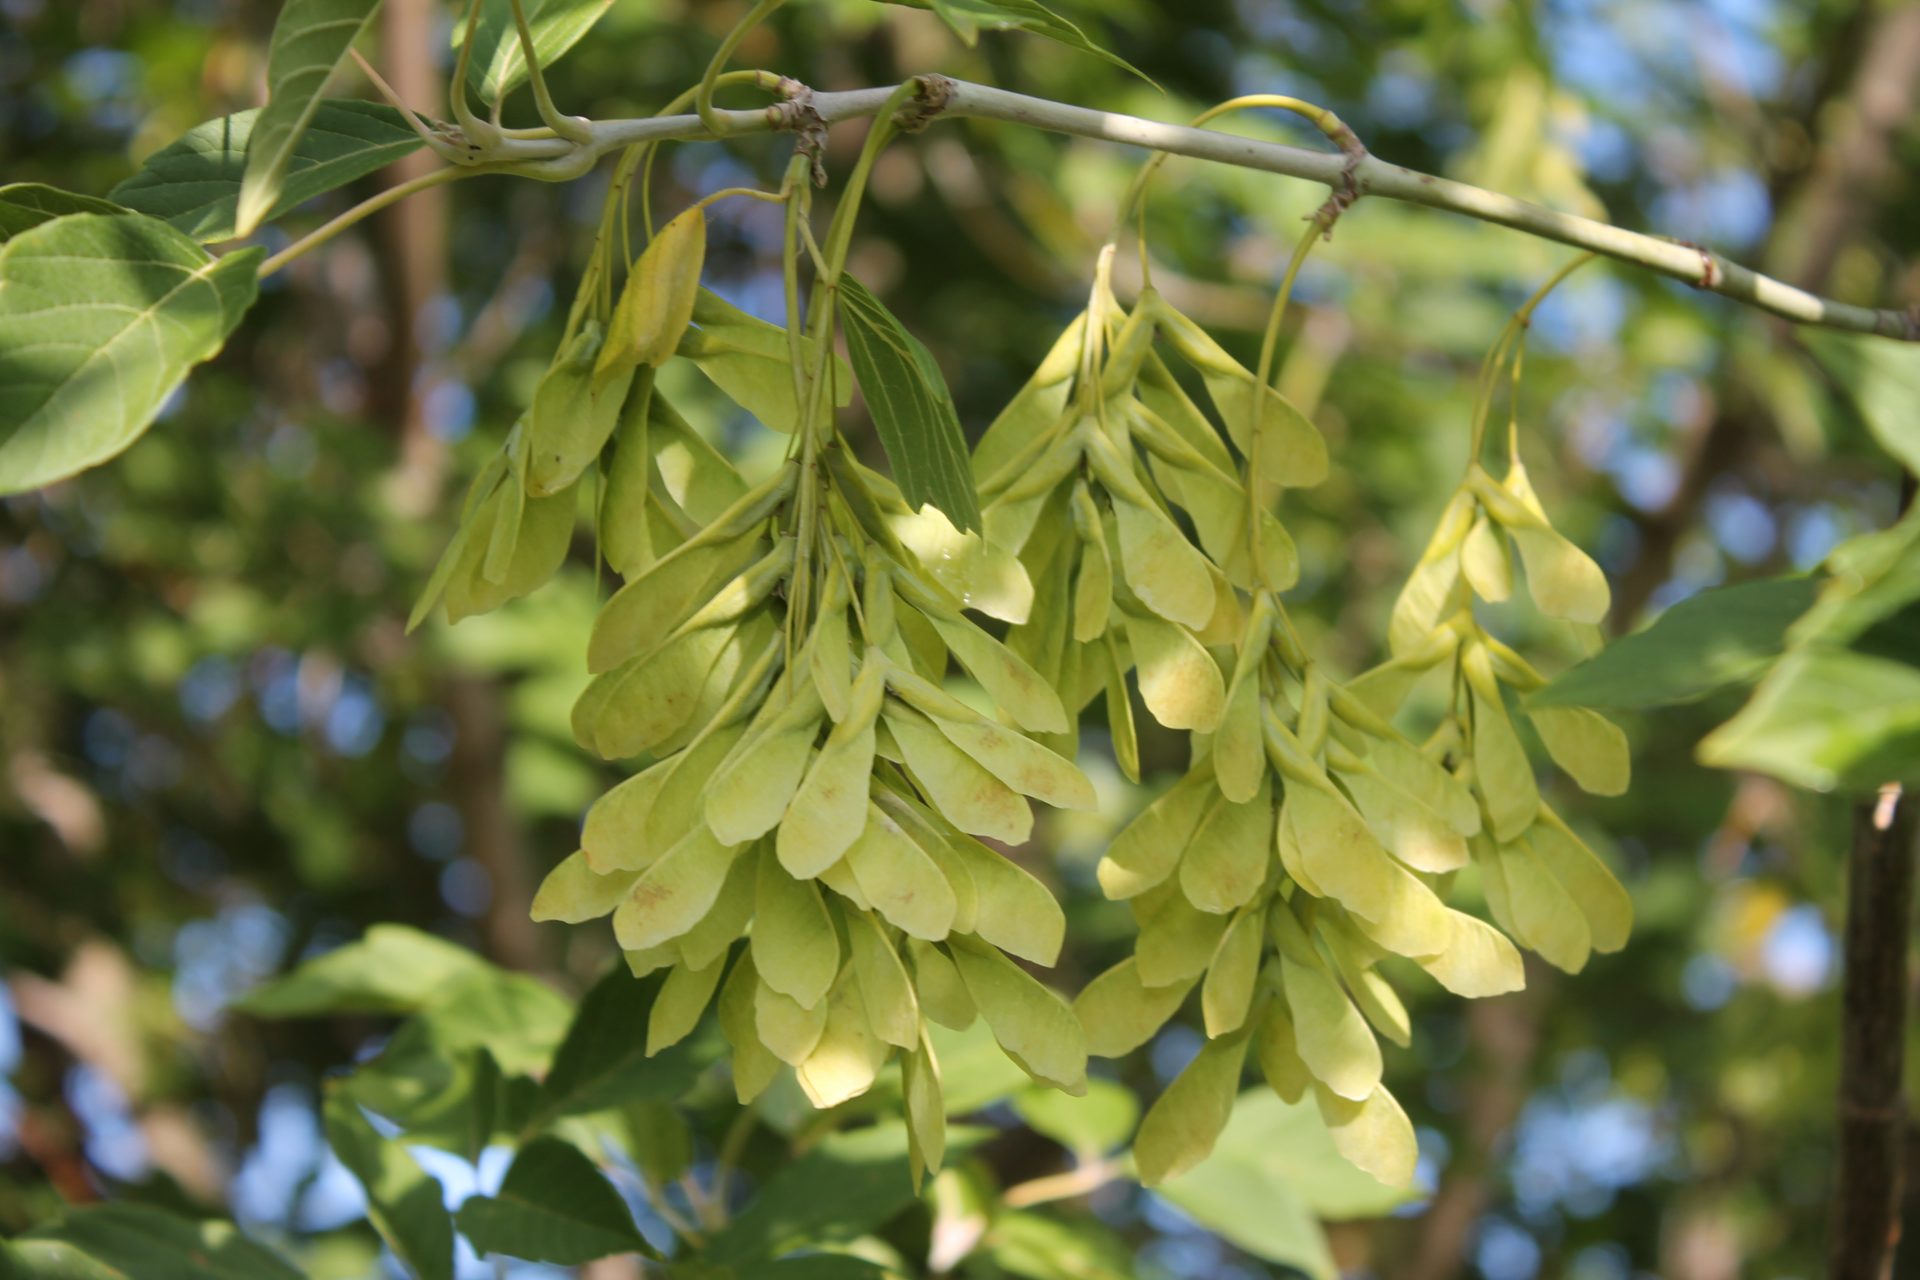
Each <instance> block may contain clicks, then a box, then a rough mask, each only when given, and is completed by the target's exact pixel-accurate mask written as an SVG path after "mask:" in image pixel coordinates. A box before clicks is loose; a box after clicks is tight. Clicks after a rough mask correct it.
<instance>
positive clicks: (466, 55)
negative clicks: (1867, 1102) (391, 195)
mask: <svg viewBox="0 0 1920 1280" xmlns="http://www.w3.org/2000/svg"><path fill="white" fill-rule="evenodd" d="M479 33H480V0H467V26H466V32H465V34H464V36H463V37H462V39H461V41H460V56H459V58H457V59H456V60H455V61H454V64H453V79H452V81H450V82H449V83H448V85H447V105H448V106H449V107H450V108H451V109H452V111H453V118H454V121H455V123H457V124H458V125H459V126H460V128H461V130H462V131H463V132H464V133H465V134H466V135H467V141H469V142H472V143H476V144H478V145H480V146H482V147H492V146H497V145H498V144H499V143H500V141H501V138H500V131H499V130H498V129H496V128H494V127H493V125H491V124H490V123H488V122H487V121H484V120H482V119H480V118H479V117H478V116H476V115H474V114H473V107H472V106H471V104H469V103H468V102H467V73H468V70H469V68H471V67H472V66H473V45H474V40H475V39H476V38H477V37H478V35H479Z"/></svg>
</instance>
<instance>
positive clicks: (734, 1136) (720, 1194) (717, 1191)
mask: <svg viewBox="0 0 1920 1280" xmlns="http://www.w3.org/2000/svg"><path fill="white" fill-rule="evenodd" d="M759 1119H760V1118H759V1114H758V1113H757V1112H755V1111H754V1109H753V1108H752V1107H742V1108H740V1114H739V1115H736V1116H735V1117H734V1118H733V1123H732V1124H730V1125H728V1126H727V1132H726V1136H725V1137H723V1138H721V1139H720V1149H719V1150H718V1151H717V1152H715V1153H714V1158H713V1192H712V1199H713V1204H714V1207H715V1210H716V1212H717V1214H718V1216H719V1220H720V1222H721V1223H722V1224H724V1223H725V1221H726V1217H727V1185H728V1183H729V1182H730V1181H731V1180H732V1178H733V1171H734V1168H735V1167H736V1166H737V1165H738V1164H739V1163H740V1153H741V1152H743V1151H745V1150H746V1149H747V1139H749V1138H751V1137H753V1131H754V1129H755V1128H756V1127H757V1126H758V1125H759Z"/></svg>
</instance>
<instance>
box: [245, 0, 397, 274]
mask: <svg viewBox="0 0 1920 1280" xmlns="http://www.w3.org/2000/svg"><path fill="white" fill-rule="evenodd" d="M379 10H380V0H287V4H286V6H285V7H284V8H282V9H281V10H280V16H279V18H278V19H277V20H276V21H275V22H274V25H273V38H272V39H271V40H270V41H269V42H268V44H267V105H266V106H264V107H262V108H261V109H260V114H259V115H258V116H257V117H256V118H255V119H254V122H253V131H252V135H251V136H250V137H249V138H248V139H247V163H246V168H245V170H244V171H243V173H242V175H241V179H240V198H239V203H238V206H237V208H236V210H235V212H234V228H233V230H234V234H235V235H241V236H246V235H252V234H253V232H254V229H255V228H256V227H258V226H259V225H260V224H261V223H262V222H265V221H266V220H267V217H268V216H269V215H270V214H271V213H272V212H273V210H274V209H275V207H277V206H278V205H279V203H280V198H281V192H282V190H283V189H284V187H285V185H286V181H287V174H288V171H289V170H290V169H291V168H292V167H293V157H294V152H295V149H296V148H297V147H298V146H299V142H300V135H301V134H302V133H304V132H306V129H307V126H308V125H310V124H311V123H312V122H313V117H314V114H315V113H316V112H317V111H318V110H319V109H320V101H321V98H320V95H321V94H322V93H324V92H325V91H326V88H327V81H328V80H330V79H332V78H333V73H334V69H335V68H337V67H338V66H339V65H340V64H341V63H342V62H343V61H345V60H346V56H347V50H348V49H350V48H352V47H353V42H354V41H355V40H357V39H359V37H360V34H361V33H362V32H363V31H365V30H366V29H367V27H368V25H369V24H371V23H372V21H373V16H374V14H376V13H378V12H379Z"/></svg>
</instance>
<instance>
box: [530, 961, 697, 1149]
mask: <svg viewBox="0 0 1920 1280" xmlns="http://www.w3.org/2000/svg"><path fill="white" fill-rule="evenodd" d="M660 984H661V980H660V979H658V978H651V979H647V980H637V979H635V978H634V977H633V976H632V975H631V974H629V973H628V972H627V971H626V969H625V968H624V967H621V966H617V965H616V966H615V967H614V968H613V969H612V970H611V971H609V972H608V974H607V976H606V977H604V978H602V979H600V981H599V982H598V983H596V984H594V987H593V989H592V990H591V991H589V992H587V994H586V996H585V997H584V998H582V1000H581V1001H580V1009H579V1012H577V1013H576V1014H575V1015H574V1018H573V1025H572V1026H570V1027H568V1028H567V1037H566V1039H565V1040H563V1041H562V1042H561V1044H560V1048H559V1051H558V1052H556V1053H555V1054H554V1057H553V1069H552V1070H551V1071H549V1072H548V1073H547V1078H546V1079H545V1080H544V1081H543V1082H542V1083H541V1088H540V1101H539V1106H538V1114H537V1121H538V1123H540V1124H548V1123H551V1122H553V1121H555V1120H558V1119H560V1118H561V1117H563V1116H570V1115H580V1114H583V1113H586V1112H589V1111H601V1110H605V1109H606V1108H608V1107H612V1106H618V1105H621V1104H624V1103H628V1102H639V1101H660V1102H666V1101H672V1100H673V1099H676V1098H678V1097H680V1096H681V1095H682V1094H684V1093H685V1092H686V1091H687V1090H688V1089H691V1088H692V1087H693V1084H694V1081H695V1080H697V1079H698V1078H699V1075H700V1073H701V1072H702V1071H703V1070H705V1069H706V1066H707V1064H708V1063H710V1062H712V1061H713V1060H714V1058H715V1057H717V1056H718V1054H719V1046H718V1044H717V1043H716V1042H715V1040H714V1038H713V1037H711V1036H700V1035H696V1036H693V1037H690V1038H688V1039H686V1040H683V1041H681V1042H680V1043H679V1044H676V1045H674V1046H673V1047H672V1048H669V1049H665V1050H662V1051H661V1052H660V1053H658V1054H656V1055H655V1056H654V1057H651V1058H649V1057H647V1053H646V1040H645V1037H644V1035H643V1034H642V1032H641V1029H642V1028H643V1027H645V1026H646V1024H647V1016H648V1013H649V1011H650V1010H651V1009H652V1007H653V1000H654V996H655V993H656V992H658V990H659V989H660Z"/></svg>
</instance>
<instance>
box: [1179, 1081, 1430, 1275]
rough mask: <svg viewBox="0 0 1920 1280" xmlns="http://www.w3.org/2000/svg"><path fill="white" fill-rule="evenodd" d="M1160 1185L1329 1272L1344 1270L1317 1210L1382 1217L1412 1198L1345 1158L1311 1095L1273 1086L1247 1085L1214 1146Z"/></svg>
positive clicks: (1207, 1214)
mask: <svg viewBox="0 0 1920 1280" xmlns="http://www.w3.org/2000/svg"><path fill="white" fill-rule="evenodd" d="M1158 1191H1159V1193H1160V1194H1161V1195H1163V1196H1165V1197H1166V1198H1167V1199H1169V1200H1171V1201H1173V1203H1175V1204H1176V1205H1179V1206H1180V1207H1181V1208H1182V1209H1184V1210H1185V1211H1186V1212H1187V1213H1188V1214H1189V1215H1191V1216H1192V1217H1193V1218H1194V1219H1195V1220H1196V1221H1198V1222H1200V1223H1201V1224H1202V1225H1204V1226H1206V1227H1209V1228H1211V1229H1212V1230H1214V1231H1217V1232H1218V1233H1219V1234H1220V1235H1221V1236H1223V1237H1225V1238H1226V1239H1227V1240H1230V1241H1232V1242H1233V1243H1234V1244H1236V1245H1238V1246H1239V1247H1241V1248H1242V1249H1245V1250H1246V1251H1247V1252H1249V1253H1252V1254H1256V1255H1258V1256H1259V1257H1262V1258H1266V1259H1268V1260H1269V1261H1272V1262H1281V1263H1285V1264H1286V1265H1288V1266H1291V1267H1295V1268H1297V1269H1299V1270H1301V1271H1304V1272H1305V1273H1307V1274H1308V1275H1310V1276H1315V1277H1320V1278H1323V1280H1332V1277H1333V1276H1334V1275H1335V1274H1337V1272H1336V1269H1335V1267H1334V1265H1333V1259H1332V1257H1331V1256H1330V1255H1329V1253H1328V1251H1327V1244H1326V1237H1325V1235H1324V1234H1323V1233H1322V1231H1321V1229H1320V1226H1319V1223H1318V1222H1317V1221H1316V1219H1328V1220H1333V1221H1340V1220H1343V1219H1348V1218H1375V1217H1383V1216H1385V1215H1386V1214H1388V1213H1391V1212H1392V1211H1393V1210H1394V1209H1396V1208H1398V1207H1399V1206H1401V1205H1403V1204H1405V1203H1407V1202H1408V1201H1409V1200H1411V1199H1412V1198H1413V1197H1412V1195H1411V1194H1409V1193H1408V1192H1406V1191H1402V1190H1399V1189H1397V1188H1394V1187H1389V1186H1387V1185H1386V1184H1384V1183H1382V1182H1379V1181H1377V1180H1375V1179H1374V1178H1372V1177H1370V1176H1368V1175H1367V1174H1365V1173H1362V1172H1361V1171H1360V1170H1358V1169H1356V1168H1354V1167H1353V1166H1352V1165H1351V1164H1349V1163H1348V1162H1347V1161H1346V1160H1345V1159H1344V1158H1342V1156H1341V1155H1340V1153H1339V1151H1338V1150H1337V1149H1336V1148H1335V1147H1334V1145H1333V1137H1332V1135H1331V1134H1329V1133H1328V1131H1327V1126H1326V1123H1325V1121H1323V1120H1322V1119H1321V1118H1320V1113H1319V1110H1318V1108H1316V1107H1315V1105H1314V1103H1313V1101H1312V1099H1311V1098H1307V1099H1303V1100H1302V1101H1300V1102H1297V1103H1289V1102H1283V1101H1282V1100H1281V1099H1279V1098H1278V1097H1276V1096H1274V1094H1273V1093H1272V1091H1270V1090H1267V1089H1252V1090H1249V1091H1247V1092H1246V1093H1243V1094H1241V1095H1240V1098H1239V1101H1237V1102H1236V1103H1235V1104H1234V1107H1233V1117H1232V1119H1231V1120H1229V1121H1228V1123H1227V1127H1226V1129H1225V1131H1224V1132H1222V1133H1221V1135H1220V1140H1219V1142H1218V1143H1217V1144H1216V1145H1215V1147H1214V1149H1213V1154H1212V1155H1211V1156H1209V1157H1207V1159H1205V1160H1203V1161H1202V1162H1201V1163H1200V1164H1198V1165H1197V1166H1195V1167H1194V1168H1192V1169H1190V1170H1188V1171H1187V1172H1186V1173H1183V1174H1181V1175H1180V1176H1179V1177H1177V1178H1173V1179H1171V1180H1170V1181H1168V1182H1167V1183H1165V1184H1164V1185H1162V1186H1161V1187H1159V1188H1158Z"/></svg>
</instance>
